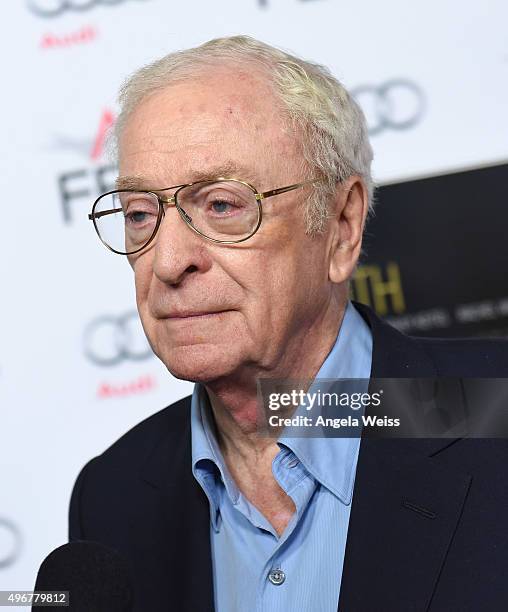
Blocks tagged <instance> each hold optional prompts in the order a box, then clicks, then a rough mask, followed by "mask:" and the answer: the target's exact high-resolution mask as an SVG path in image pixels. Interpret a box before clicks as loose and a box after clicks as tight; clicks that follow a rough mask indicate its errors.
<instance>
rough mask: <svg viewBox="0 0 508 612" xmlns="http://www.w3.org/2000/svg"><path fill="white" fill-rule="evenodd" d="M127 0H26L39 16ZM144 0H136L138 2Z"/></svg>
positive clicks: (77, 11) (83, 9)
mask: <svg viewBox="0 0 508 612" xmlns="http://www.w3.org/2000/svg"><path fill="white" fill-rule="evenodd" d="M126 1H127V0H27V5H28V8H29V9H30V10H31V11H32V13H35V14H36V15H38V16H39V17H58V16H59V15H62V13H65V12H67V11H69V12H75V13H81V12H84V11H88V10H90V9H92V8H94V7H96V6H114V5H116V4H122V3H124V2H126ZM140 1H144V0H138V2H140Z"/></svg>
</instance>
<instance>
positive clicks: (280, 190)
mask: <svg viewBox="0 0 508 612" xmlns="http://www.w3.org/2000/svg"><path fill="white" fill-rule="evenodd" d="M317 181H319V179H311V180H310V181H304V182H303V183H296V184H295V185H288V186H287V187H279V188H278V189H271V190H270V191H264V192H263V193H259V194H258V196H259V198H258V199H260V200H261V199H264V198H271V197H272V196H274V195H279V193H286V192H287V191H293V189H298V188H299V187H304V186H305V185H310V184H311V183H316V182H317Z"/></svg>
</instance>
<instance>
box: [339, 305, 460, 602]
mask: <svg viewBox="0 0 508 612" xmlns="http://www.w3.org/2000/svg"><path fill="white" fill-rule="evenodd" d="M355 307H356V308H357V309H358V311H359V312H360V314H362V316H363V317H364V318H365V319H366V321H367V322H368V324H369V325H370V327H371V330H372V335H373V347H374V348H373V356H372V373H371V376H372V378H396V377H399V378H412V377H415V378H417V377H422V378H424V377H435V376H436V375H437V374H436V370H435V367H434V364H433V362H432V360H431V359H430V357H429V356H428V355H427V354H426V353H425V351H424V350H423V349H422V348H421V347H420V345H419V344H418V343H417V342H416V341H415V340H412V339H411V338H409V337H407V336H404V335H403V334H400V333H399V332H397V331H396V330H394V329H393V328H392V327H390V326H388V325H386V324H385V323H383V322H382V321H381V320H380V319H378V318H377V317H376V316H375V315H374V314H373V313H372V311H370V310H369V309H368V308H366V307H364V306H362V305H360V304H355ZM452 443H453V442H452V441H450V440H446V439H440V440H436V439H434V440H424V439H419V440H418V439H416V440H412V439H386V440H379V439H369V438H363V439H362V441H361V445H360V455H359V459H358V467H357V473H356V481H355V489H354V495H353V502H352V509H351V517H350V523H349V530H348V538H347V545H346V556H345V561H344V569H343V575H342V583H341V591H340V598H339V611H340V612H378V611H379V610H390V612H409V611H412V612H424V611H426V610H428V608H429V605H430V601H431V598H432V594H433V592H434V589H435V586H436V583H437V580H438V578H439V573H440V570H441V568H442V565H443V563H444V559H445V557H446V553H447V551H448V548H449V546H450V543H451V540H452V537H453V534H454V531H455V528H456V526H457V523H458V520H459V518H460V515H461V512H462V508H463V505H464V503H465V499H466V496H467V492H468V489H469V485H470V482H471V478H470V476H469V475H468V474H463V473H455V472H448V471H447V470H446V469H444V468H443V467H441V466H439V465H438V463H437V461H436V460H435V459H433V457H435V456H436V455H437V454H438V453H439V452H440V451H441V450H443V449H444V448H445V447H447V446H450V445H451V444H452Z"/></svg>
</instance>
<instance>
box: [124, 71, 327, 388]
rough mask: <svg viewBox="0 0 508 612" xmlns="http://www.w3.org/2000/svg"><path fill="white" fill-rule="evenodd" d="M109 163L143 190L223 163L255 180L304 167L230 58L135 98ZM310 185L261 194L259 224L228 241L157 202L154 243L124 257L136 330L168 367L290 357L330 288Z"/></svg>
mask: <svg viewBox="0 0 508 612" xmlns="http://www.w3.org/2000/svg"><path fill="white" fill-rule="evenodd" d="M119 162H120V176H136V177H142V178H143V179H144V180H143V183H144V186H145V188H149V189H162V188H164V187H167V186H170V185H177V184H182V183H190V182H192V181H193V180H195V179H196V177H203V176H207V177H210V178H214V177H216V176H220V175H222V176H224V172H227V175H226V176H228V177H231V178H239V179H242V180H245V181H248V182H250V183H252V184H253V185H254V186H255V187H256V189H257V190H258V191H265V190H268V189H274V188H277V187H282V186H286V185H290V184H293V183H297V182H300V181H302V180H304V179H305V178H308V177H307V176H305V175H304V165H303V158H302V155H301V152H300V148H299V141H298V139H297V137H296V136H295V134H292V133H289V132H288V131H287V130H285V129H284V127H283V121H282V119H281V114H280V110H279V108H278V105H277V103H276V101H275V98H274V97H273V94H272V93H271V91H270V89H269V87H268V85H267V84H266V82H265V81H264V80H263V77H262V75H259V74H255V73H252V71H249V70H247V69H244V70H243V71H242V70H241V69H238V68H236V69H231V68H230V69H227V68H222V69H214V70H213V71H211V70H209V71H208V72H207V74H206V76H202V77H200V78H197V79H195V80H191V81H188V82H182V83H178V84H174V85H171V86H169V87H168V88H166V89H165V90H163V91H159V92H157V93H156V94H153V95H152V96H151V97H149V98H147V99H146V100H144V101H143V102H142V103H141V104H140V105H139V106H138V107H137V108H136V110H135V111H134V112H133V114H132V115H131V116H130V117H129V119H128V121H127V123H126V125H125V129H124V131H123V134H122V138H121V142H120V160H119ZM311 190H312V187H306V188H304V189H301V190H297V191H293V192H289V193H286V194H281V195H277V196H274V197H272V198H269V199H267V200H266V201H265V202H263V204H262V206H263V221H262V224H261V227H260V228H259V230H258V232H257V233H256V234H255V235H254V236H252V237H251V238H250V239H248V240H247V241H245V242H243V243H239V244H236V245H224V244H215V243H213V242H209V241H207V240H205V239H204V238H202V237H201V236H199V235H197V234H196V233H194V232H193V231H192V230H191V229H190V228H189V227H187V226H186V224H185V222H184V221H183V220H182V219H181V217H180V216H179V214H178V211H177V210H176V209H175V208H174V207H171V208H168V209H167V211H166V215H165V218H164V219H163V221H162V224H161V226H160V228H159V232H158V236H157V239H156V242H155V243H154V244H153V245H151V247H149V248H148V249H147V250H146V251H144V252H142V253H141V254H139V255H134V256H131V257H130V263H131V265H132V267H133V269H134V273H135V280H136V299H137V305H138V309H139V313H140V316H141V320H142V323H143V327H144V329H145V332H146V335H147V337H148V339H149V341H150V344H151V346H152V348H153V350H154V352H155V353H156V354H157V355H158V357H159V358H160V359H161V360H162V361H163V362H164V364H165V365H166V366H167V368H168V369H169V371H170V372H171V373H173V374H174V375H175V376H177V377H178V378H183V379H187V380H195V381H201V382H210V381H213V380H217V379H223V377H227V376H232V375H234V376H235V377H236V378H237V377H243V376H250V375H252V374H254V375H259V374H260V373H263V372H265V373H267V372H270V373H272V374H273V373H274V372H275V373H279V374H282V373H283V372H284V369H285V366H284V364H286V363H288V364H289V363H291V360H294V359H297V358H298V354H299V352H300V351H301V350H302V348H303V347H304V346H305V339H306V338H307V336H308V335H309V330H310V329H311V328H312V327H313V325H315V324H316V323H317V322H319V319H320V317H322V315H323V312H324V310H325V309H326V306H327V303H328V302H329V300H330V291H331V288H330V285H331V283H330V282H329V279H328V263H327V247H326V244H327V242H326V237H322V236H321V237H310V236H307V235H306V233H305V223H304V219H303V214H302V207H301V204H302V202H303V201H304V200H305V199H306V198H307V197H308V196H309V194H310V193H311ZM166 195H169V194H168V192H166Z"/></svg>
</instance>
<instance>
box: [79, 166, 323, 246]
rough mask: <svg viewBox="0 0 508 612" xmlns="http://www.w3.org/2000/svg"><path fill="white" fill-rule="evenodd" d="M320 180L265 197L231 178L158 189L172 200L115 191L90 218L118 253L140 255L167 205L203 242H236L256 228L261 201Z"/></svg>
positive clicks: (148, 193) (149, 193)
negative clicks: (172, 207) (167, 192)
mask: <svg viewBox="0 0 508 612" xmlns="http://www.w3.org/2000/svg"><path fill="white" fill-rule="evenodd" d="M318 180H319V179H311V180H309V181H304V182H303V183H296V184H295V185H288V186H287V187H279V188H278V189H271V190H270V191H264V192H263V193H259V192H258V191H257V189H256V188H255V187H253V186H252V185H251V184H249V183H246V182H245V181H240V180H238V179H234V178H217V179H214V180H206V181H197V182H195V183H188V184H186V185H175V186H173V187H165V188H164V189H159V190H157V191H168V190H170V189H176V191H175V192H174V194H173V195H172V196H170V197H164V196H161V195H159V194H158V193H156V192H155V191H138V190H133V189H117V190H114V191H108V192H107V193H104V194H103V195H101V196H100V197H99V198H97V200H95V202H94V205H93V207H92V212H91V213H90V214H89V215H88V218H89V219H90V220H91V221H92V222H93V224H94V227H95V231H96V232H97V235H98V236H99V238H100V240H101V242H102V243H103V244H104V245H105V246H106V247H107V248H108V249H109V250H110V251H113V253H118V254H119V255H133V254H134V253H139V251H142V250H143V249H144V248H146V247H147V246H148V245H149V244H150V243H151V242H152V240H153V239H154V238H155V235H156V234H157V231H158V229H159V227H160V224H161V222H162V219H163V218H164V215H165V207H167V206H175V207H176V209H177V210H178V212H179V213H180V217H181V218H182V219H183V220H184V221H185V223H186V224H187V225H188V226H189V227H190V228H191V229H192V230H193V231H194V232H196V233H197V234H199V235H200V236H203V238H206V239H207V240H211V241H212V242H219V243H223V244H236V243H238V242H243V241H244V240H247V239H248V238H250V237H251V236H253V235H254V234H255V233H256V232H257V230H258V229H259V226H260V225H261V219H262V216H263V215H262V210H261V202H262V200H265V199H266V198H271V197H272V196H275V195H279V194H280V193H286V192H288V191H293V190H294V189H300V188H301V187H304V186H305V185H310V184H312V183H316V182H318Z"/></svg>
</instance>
